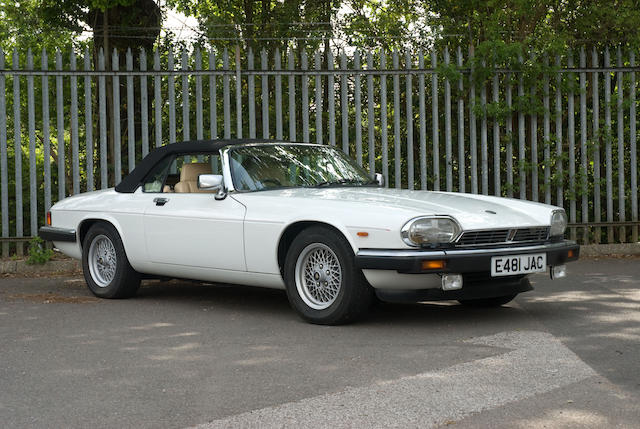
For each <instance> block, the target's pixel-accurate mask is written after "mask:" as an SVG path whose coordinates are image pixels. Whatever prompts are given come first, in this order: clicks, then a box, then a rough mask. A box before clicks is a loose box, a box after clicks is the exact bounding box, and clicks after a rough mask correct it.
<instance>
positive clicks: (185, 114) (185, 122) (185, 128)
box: [180, 49, 191, 141]
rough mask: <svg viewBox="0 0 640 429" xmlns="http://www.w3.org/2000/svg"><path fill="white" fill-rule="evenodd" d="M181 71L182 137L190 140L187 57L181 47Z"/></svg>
mask: <svg viewBox="0 0 640 429" xmlns="http://www.w3.org/2000/svg"><path fill="white" fill-rule="evenodd" d="M180 68H181V71H182V139H183V140H185V141H186V140H191V129H190V116H191V115H190V112H189V74H188V73H187V72H188V71H189V57H188V54H187V51H186V50H185V49H183V51H182V58H181V61H180Z"/></svg>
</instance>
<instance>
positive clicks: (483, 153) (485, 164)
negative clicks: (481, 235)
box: [480, 60, 489, 195]
mask: <svg viewBox="0 0 640 429" xmlns="http://www.w3.org/2000/svg"><path fill="white" fill-rule="evenodd" d="M485 66H486V64H485V62H484V60H483V61H482V67H485ZM480 107H481V108H482V118H481V120H480V182H481V184H482V193H483V194H484V195H489V160H488V157H489V153H488V152H489V151H488V147H487V84H486V83H485V82H482V88H480Z"/></svg>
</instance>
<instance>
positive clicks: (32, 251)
mask: <svg viewBox="0 0 640 429" xmlns="http://www.w3.org/2000/svg"><path fill="white" fill-rule="evenodd" d="M44 244H45V242H44V240H43V239H42V238H40V237H34V238H33V239H31V241H29V250H28V255H29V257H28V258H27V264H29V265H42V264H44V263H46V262H49V260H51V258H52V257H53V250H51V249H47V248H45V246H44Z"/></svg>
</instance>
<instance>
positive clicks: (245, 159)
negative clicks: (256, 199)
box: [229, 144, 373, 191]
mask: <svg viewBox="0 0 640 429" xmlns="http://www.w3.org/2000/svg"><path fill="white" fill-rule="evenodd" d="M229 161H230V168H231V175H232V178H233V184H234V187H235V188H236V189H237V190H238V191H261V190H269V189H276V188H293V187H325V186H326V187H329V186H365V185H371V184H372V183H373V182H372V180H371V179H370V178H369V176H368V175H367V173H366V172H365V171H364V170H363V169H362V168H361V167H359V166H358V165H357V164H356V163H355V162H353V160H351V159H350V158H349V157H348V156H346V155H345V154H344V153H343V152H341V151H339V150H336V149H333V148H331V147H328V146H315V145H294V144H290V145H287V144H282V145H280V144H266V145H256V146H242V147H236V148H232V149H230V151H229Z"/></svg>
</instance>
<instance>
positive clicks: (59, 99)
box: [14, 49, 67, 200]
mask: <svg viewBox="0 0 640 429" xmlns="http://www.w3.org/2000/svg"><path fill="white" fill-rule="evenodd" d="M56 70H57V71H58V72H61V71H62V53H61V52H60V49H57V50H56ZM14 88H15V87H14ZM63 97H64V95H63V86H62V76H61V75H58V76H56V119H57V121H56V126H57V129H58V136H57V137H58V147H57V150H58V154H57V155H58V156H57V158H58V200H61V199H63V198H64V197H65V196H66V173H67V168H66V165H65V156H64V152H65V147H64V146H65V143H64V104H63Z"/></svg>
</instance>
